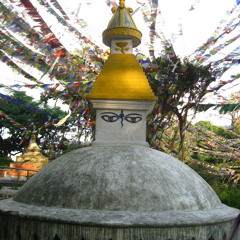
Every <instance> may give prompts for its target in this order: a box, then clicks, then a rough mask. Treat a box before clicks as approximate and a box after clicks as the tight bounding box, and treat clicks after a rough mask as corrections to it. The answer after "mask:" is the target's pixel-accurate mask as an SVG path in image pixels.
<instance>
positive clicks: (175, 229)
mask: <svg viewBox="0 0 240 240" xmlns="http://www.w3.org/2000/svg"><path fill="white" fill-rule="evenodd" d="M3 209H4V210H3ZM236 218H237V212H236V210H235V209H232V208H228V207H227V206H224V205H222V206H219V207H218V208H216V209H212V210H211V211H198V212H195V211H190V212H160V213H156V212H154V213H151V212H147V213H144V212H142V213H136V212H114V211H89V210H73V209H72V210H70V209H63V208H53V207H39V206H30V205H26V204H20V203H17V202H15V201H13V200H11V199H7V200H3V201H1V214H0V222H1V225H0V233H1V234H0V239H1V240H5V239H11V240H19V239H26V240H32V239H33V240H35V239H46V240H48V239H49V240H52V239H53V240H56V239H60V240H81V239H85V240H91V239H99V240H102V239H103V240H105V239H106V240H109V239H112V240H122V239H128V240H140V239H142V240H143V239H146V240H228V239H230V236H231V235H232V234H233V232H234V229H235V227H236V226H237V223H236ZM19 236H21V238H19ZM56 236H57V237H58V238H57V237H56ZM239 239H240V234H239V232H238V233H235V236H234V237H233V238H231V240H239Z"/></svg>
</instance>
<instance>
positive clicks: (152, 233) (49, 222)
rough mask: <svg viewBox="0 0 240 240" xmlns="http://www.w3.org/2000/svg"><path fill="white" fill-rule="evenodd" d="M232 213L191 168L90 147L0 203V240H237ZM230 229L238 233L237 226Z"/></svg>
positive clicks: (157, 155)
mask: <svg viewBox="0 0 240 240" xmlns="http://www.w3.org/2000/svg"><path fill="white" fill-rule="evenodd" d="M239 213H240V211H239V210H238V209H234V208H230V207H228V206H226V205H223V204H221V202H220V200H219V198H218V197H217V195H216V194H215V193H214V191H213V190H212V189H211V187H210V186H209V185H208V184H207V183H206V182H205V181H204V180H203V179H202V178H201V177H200V176H199V175H198V174H197V173H196V172H194V171H193V170H192V169H191V168H189V167H188V166H187V165H185V164H184V163H182V162H181V161H179V160H178V159H176V158H173V157H171V156H169V155H167V154H165V153H162V152H159V151H156V150H153V149H150V148H147V147H142V146H130V145H129V146H126V145H122V146H114V145H112V146H93V147H86V148H82V149H78V150H74V151H72V152H69V153H67V154H65V155H63V156H61V157H60V158H58V159H56V160H55V161H54V162H52V163H50V164H49V165H47V166H46V167H45V168H43V169H42V170H41V171H39V172H38V173H37V174H35V175H34V176H33V177H31V178H30V180H29V181H28V182H26V183H25V184H24V186H23V187H22V188H21V189H20V190H19V192H18V194H17V195H16V196H15V197H14V198H13V199H6V200H2V201H0V223H1V224H0V240H5V239H9V240H20V239H21V240H23V239H24V240H32V239H33V240H37V239H38V240H40V239H41V240H52V239H54V240H59V239H60V240H80V239H85V240H94V239H96V240H109V239H112V240H140V239H142V240H230V237H231V235H232V234H233V233H234V231H236V232H235V234H234V238H231V240H239V239H240V233H239V226H238V225H237V224H238V223H237V221H239V217H238V216H239ZM237 226H238V228H237Z"/></svg>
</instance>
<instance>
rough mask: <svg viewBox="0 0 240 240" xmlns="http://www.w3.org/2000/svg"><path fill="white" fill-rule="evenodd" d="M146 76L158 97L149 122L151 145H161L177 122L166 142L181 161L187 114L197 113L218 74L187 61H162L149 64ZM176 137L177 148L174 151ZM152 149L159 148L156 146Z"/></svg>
mask: <svg viewBox="0 0 240 240" xmlns="http://www.w3.org/2000/svg"><path fill="white" fill-rule="evenodd" d="M146 73H147V76H148V78H149V82H150V84H151V86H152V89H153V91H154V92H155V94H156V95H157V96H158V102H157V104H156V105H155V107H154V111H153V113H152V114H151V115H150V116H149V118H148V127H149V128H148V129H149V131H150V133H151V134H150V135H151V136H150V138H151V140H150V144H151V146H154V145H156V140H159V141H160V142H161V138H162V137H163V134H164V131H165V130H166V129H167V128H169V124H172V122H173V121H177V123H178V127H177V128H175V129H174V133H173V134H172V137H171V140H170V141H169V149H170V150H171V151H175V153H176V152H178V157H179V158H180V159H181V160H184V157H185V154H184V151H185V150H184V148H185V146H184V140H185V131H186V129H187V127H188V124H189V123H188V122H187V117H188V113H189V110H190V109H191V110H194V114H195V113H196V112H197V111H198V108H199V104H200V102H201V100H202V98H203V97H204V96H205V94H206V93H207V88H208V86H209V85H210V83H212V82H213V81H215V79H216V76H217V75H218V72H217V71H215V70H214V69H213V68H212V67H211V65H210V64H209V65H207V66H197V65H194V64H192V63H190V62H189V61H188V60H187V59H184V60H181V59H179V58H178V57H165V58H163V57H162V58H157V59H156V61H154V62H153V63H152V64H150V65H149V66H148V67H147V68H146ZM178 136H179V145H178V147H177V148H176V149H174V143H176V140H177V138H178ZM155 147H157V148H159V146H155ZM173 149H174V150H173Z"/></svg>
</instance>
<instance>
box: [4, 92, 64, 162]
mask: <svg viewBox="0 0 240 240" xmlns="http://www.w3.org/2000/svg"><path fill="white" fill-rule="evenodd" d="M12 97H13V98H14V99H16V100H17V101H21V102H22V103H25V104H16V103H15V102H11V101H7V100H5V99H0V110H1V111H2V112H4V113H5V114H6V115H7V116H9V117H10V118H11V119H13V120H14V121H15V122H13V121H9V120H8V119H6V118H5V117H2V118H1V117H0V128H1V131H2V134H1V135H0V156H4V157H6V156H10V155H15V154H17V153H21V152H23V150H24V149H25V148H26V146H27V145H28V142H29V140H30V138H31V136H32V133H33V132H34V131H35V129H40V131H39V132H38V133H40V135H39V138H40V139H41V138H42V137H43V136H44V137H46V136H48V137H49V136H50V135H51V133H52V130H53V129H54V126H49V127H48V128H46V127H42V126H43V125H44V123H45V122H47V121H48V120H49V116H48V115H47V114H45V113H43V112H42V110H44V111H45V109H47V111H48V113H49V114H51V115H53V114H58V116H57V117H62V116H64V115H66V113H64V112H63V111H61V110H60V109H59V108H53V109H51V108H49V107H48V106H47V105H46V104H44V103H43V102H41V101H39V102H38V101H34V100H33V98H32V97H29V96H27V95H26V94H25V92H22V91H14V92H13V96H12ZM27 104H28V105H27ZM37 109H40V110H37ZM45 112H46V111H45ZM55 116H56V115H55ZM53 118H54V115H53V117H52V119H53ZM20 127H25V130H23V129H21V128H20ZM26 129H27V130H26ZM3 133H5V134H3Z"/></svg>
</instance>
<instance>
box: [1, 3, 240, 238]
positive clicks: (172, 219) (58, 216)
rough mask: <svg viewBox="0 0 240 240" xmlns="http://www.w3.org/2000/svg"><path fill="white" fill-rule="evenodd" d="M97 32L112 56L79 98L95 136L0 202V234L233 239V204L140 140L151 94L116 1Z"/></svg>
mask: <svg viewBox="0 0 240 240" xmlns="http://www.w3.org/2000/svg"><path fill="white" fill-rule="evenodd" d="M112 11H113V17H112V19H111V20H110V23H109V25H108V27H107V29H106V30H105V31H104V32H103V42H104V43H105V44H106V45H107V46H109V47H110V49H111V54H110V56H109V58H108V60H107V61H106V63H105V64H104V67H103V70H102V72H101V73H100V75H99V76H98V78H97V80H96V82H95V84H94V86H93V89H92V91H91V92H90V95H89V96H88V98H89V99H90V101H91V102H92V104H93V107H94V108H95V109H96V118H97V122H96V140H95V142H94V143H93V146H91V147H85V148H81V149H77V150H74V151H72V152H69V153H67V154H65V155H63V156H61V157H59V158H58V159H56V160H55V161H54V162H51V163H50V164H48V165H47V166H46V167H44V168H43V169H42V170H41V171H39V172H38V173H37V174H35V175H34V176H33V177H32V178H31V179H30V180H29V181H28V182H27V183H26V184H25V185H24V186H23V187H22V188H21V190H20V191H19V192H18V194H17V195H16V196H15V197H14V198H13V199H7V200H2V201H0V222H1V224H0V240H80V239H82V240H83V239H84V240H110V239H111V240H239V239H240V233H239V229H238V222H239V217H238V216H239V213H240V211H239V210H238V209H234V208H230V207H228V206H226V205H224V204H222V203H221V202H220V200H219V198H218V197H217V195H216V194H215V192H214V191H213V190H212V189H211V187H210V186H209V185H208V184H207V183H206V182H205V181H204V180H203V179H202V178H201V177H200V176H199V175H198V174H197V173H196V172H194V171H193V170H192V169H191V168H189V167H188V166H187V165H185V164H184V163H182V162H181V161H179V160H178V159H176V158H174V157H171V156H170V155H168V154H165V153H163V152H160V151H157V150H154V149H150V148H149V146H148V144H147V142H146V129H145V128H146V127H145V125H146V116H147V115H148V113H149V111H151V109H152V107H153V105H154V103H155V101H156V97H155V96H154V93H153V92H152V90H151V88H150V86H149V84H148V80H147V78H146V76H145V74H144V72H143V71H142V69H141V67H140V66H139V64H138V62H137V60H136V58H135V56H134V55H133V54H132V48H134V47H136V46H137V45H138V44H140V42H141V33H140V31H139V30H138V29H137V28H136V26H135V23H134V22H133V19H132V17H131V14H130V13H131V11H132V10H131V9H130V8H126V7H125V2H124V1H123V0H120V2H119V6H118V8H113V10H112Z"/></svg>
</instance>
